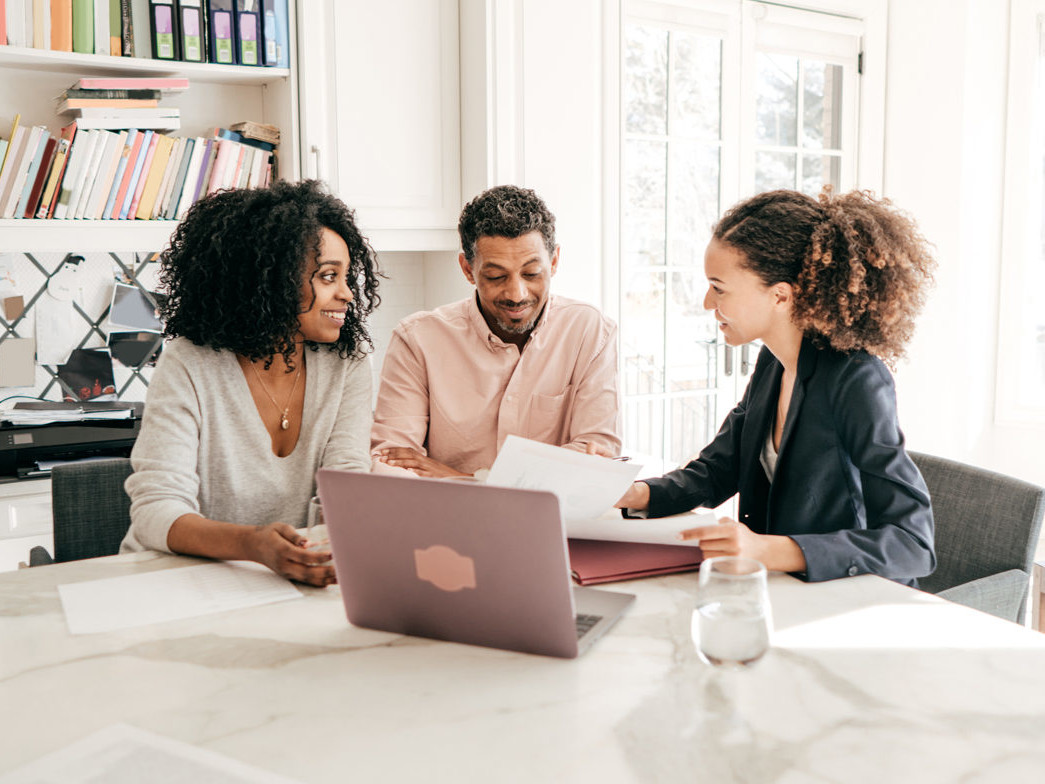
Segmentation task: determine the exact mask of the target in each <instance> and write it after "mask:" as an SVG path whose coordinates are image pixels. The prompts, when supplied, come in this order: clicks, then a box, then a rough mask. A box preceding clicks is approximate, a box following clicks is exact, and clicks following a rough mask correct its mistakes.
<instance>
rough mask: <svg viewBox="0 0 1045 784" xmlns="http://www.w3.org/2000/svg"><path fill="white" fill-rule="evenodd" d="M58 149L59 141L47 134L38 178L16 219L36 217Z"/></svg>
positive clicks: (37, 174) (35, 179) (37, 171)
mask: <svg viewBox="0 0 1045 784" xmlns="http://www.w3.org/2000/svg"><path fill="white" fill-rule="evenodd" d="M57 148H58V139H56V138H55V137H54V136H51V134H47V142H46V143H45V144H44V154H43V157H42V158H41V159H40V166H39V168H37V170H36V176H35V177H34V178H33V187H32V189H31V190H30V191H29V200H28V201H26V203H25V207H24V208H23V209H21V210H20V211H18V212H16V213H15V217H16V218H35V217H36V210H37V208H38V207H39V205H40V200H41V199H42V198H43V195H44V187H45V186H46V184H47V180H48V179H49V177H50V175H51V167H52V166H53V165H54V153H55V150H57Z"/></svg>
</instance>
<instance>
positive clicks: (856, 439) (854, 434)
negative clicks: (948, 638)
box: [791, 361, 936, 582]
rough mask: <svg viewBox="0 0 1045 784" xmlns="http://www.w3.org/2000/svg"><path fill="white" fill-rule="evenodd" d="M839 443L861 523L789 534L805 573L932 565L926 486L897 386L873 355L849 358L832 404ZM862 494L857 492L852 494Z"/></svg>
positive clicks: (915, 570)
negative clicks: (855, 481)
mask: <svg viewBox="0 0 1045 784" xmlns="http://www.w3.org/2000/svg"><path fill="white" fill-rule="evenodd" d="M832 415H833V417H834V425H835V428H836V430H837V433H838V436H839V440H840V443H841V445H842V447H843V449H844V450H845V451H846V452H847V453H848V457H849V459H850V460H851V461H852V464H853V467H854V468H855V475H856V476H858V477H859V482H860V487H858V488H851V492H853V493H854V494H862V497H863V505H864V511H865V514H866V527H865V528H862V527H858V528H850V529H845V530H840V531H835V532H831V533H816V534H795V535H792V536H791V538H792V539H793V540H794V541H795V542H796V543H797V544H798V546H799V547H800V548H801V549H802V552H803V554H804V555H805V559H806V579H808V580H809V581H811V582H813V581H818V580H831V579H834V578H836V577H845V576H853V575H857V574H877V575H880V576H882V577H888V578H891V579H897V580H910V579H911V578H917V577H924V576H925V575H928V574H931V573H932V571H933V569H935V568H936V555H935V552H934V550H933V515H932V506H931V503H930V499H929V491H928V489H927V488H926V485H925V480H924V479H922V475H921V473H920V472H919V471H918V468H917V466H915V464H914V462H913V461H912V460H911V458H910V456H908V454H907V452H906V450H905V449H904V437H903V433H902V432H901V430H900V426H899V423H898V421H897V416H896V392H895V388H894V386H893V380H892V377H891V376H890V374H889V372H888V370H886V368H885V367H884V365H882V364H881V363H880V362H878V361H859V362H857V361H854V362H849V363H847V365H846V369H845V370H844V372H843V373H842V374H841V375H840V377H839V379H838V383H837V385H836V395H835V399H834V403H833V406H832ZM857 497H859V495H857Z"/></svg>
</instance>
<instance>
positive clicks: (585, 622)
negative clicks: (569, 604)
mask: <svg viewBox="0 0 1045 784" xmlns="http://www.w3.org/2000/svg"><path fill="white" fill-rule="evenodd" d="M601 620H602V616H601V615H584V614H580V613H578V615H577V639H578V640H579V639H580V638H581V637H583V636H584V635H585V634H587V633H588V632H589V631H591V627H592V626H594V625H595V624H597V623H598V622H599V621H601Z"/></svg>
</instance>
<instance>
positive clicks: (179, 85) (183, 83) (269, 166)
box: [0, 76, 280, 252]
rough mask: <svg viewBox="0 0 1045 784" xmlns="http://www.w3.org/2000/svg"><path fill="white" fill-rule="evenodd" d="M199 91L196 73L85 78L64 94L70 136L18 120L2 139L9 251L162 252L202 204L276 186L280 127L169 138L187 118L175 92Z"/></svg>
mask: <svg viewBox="0 0 1045 784" xmlns="http://www.w3.org/2000/svg"><path fill="white" fill-rule="evenodd" d="M188 88H189V80H188V79H187V78H184V77H161V76H148V77H143V76H137V77H82V78H80V79H79V80H77V81H76V82H75V83H74V84H73V85H72V86H70V87H69V88H67V89H66V90H65V91H64V93H63V94H62V95H61V96H58V106H57V112H58V114H59V115H60V116H62V117H64V119H63V122H64V123H66V124H65V125H64V126H63V127H62V128H61V130H60V132H58V133H51V132H50V131H49V129H48V127H47V126H46V125H32V126H30V125H28V124H27V123H22V122H20V119H21V118H20V115H16V116H15V118H14V123H13V126H12V129H11V133H10V135H9V136H8V137H7V138H6V139H4V138H0V247H20V248H23V249H27V248H32V249H34V250H37V251H40V250H43V249H47V248H53V249H56V250H58V249H62V248H72V247H75V248H78V249H79V250H80V251H81V252H82V251H85V250H89V249H98V250H118V249H126V250H145V249H150V250H157V249H160V248H162V247H163V246H164V245H165V244H166V241H167V238H168V237H169V235H170V233H171V231H173V227H174V225H175V223H176V221H177V220H179V219H181V218H182V217H183V216H184V215H185V213H186V212H187V211H188V209H189V208H190V207H191V206H192V205H193V204H194V203H195V202H196V201H197V200H199V199H201V198H203V197H204V196H206V195H208V194H210V193H214V192H215V191H217V190H222V189H226V188H261V187H265V186H266V185H268V184H269V183H270V182H271V181H272V180H273V178H274V177H275V176H276V166H277V157H276V154H277V149H278V145H279V142H280V132H279V129H278V128H276V127H275V126H272V125H265V124H262V123H257V122H252V121H243V122H239V123H233V124H231V125H230V126H229V127H228V128H222V127H215V128H210V129H209V130H208V132H207V133H206V134H205V135H191V134H190V135H183V136H173V135H169V134H168V133H167V132H168V131H173V130H176V129H178V128H180V123H181V118H180V111H179V109H178V108H177V107H173V106H164V105H162V103H163V99H164V98H165V97H167V96H169V95H171V94H175V93H179V92H182V91H185V90H187V89H188ZM140 225H141V226H143V227H142V228H139V226H140ZM117 227H119V229H117ZM132 227H133V228H132ZM114 229H115V230H114Z"/></svg>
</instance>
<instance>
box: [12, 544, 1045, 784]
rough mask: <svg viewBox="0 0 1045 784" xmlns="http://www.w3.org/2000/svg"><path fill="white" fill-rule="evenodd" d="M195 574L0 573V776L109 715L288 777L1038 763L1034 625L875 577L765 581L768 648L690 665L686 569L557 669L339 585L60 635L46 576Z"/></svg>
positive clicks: (817, 777) (1041, 672)
mask: <svg viewBox="0 0 1045 784" xmlns="http://www.w3.org/2000/svg"><path fill="white" fill-rule="evenodd" d="M195 563H199V561H197V560H195V559H190V558H181V557H174V556H165V555H159V554H156V553H139V554H134V555H123V556H114V557H112V558H105V559H96V560H94V561H81V562H74V563H69V564H61V565H57V566H48V567H41V568H35V569H28V570H21V571H19V572H13V573H7V574H2V575H0V705H2V706H3V718H2V719H0V774H2V773H4V772H7V771H10V770H12V769H15V768H18V767H20V766H21V765H23V764H25V763H27V762H29V761H31V760H34V759H36V758H38V757H41V756H42V755H44V754H46V753H48V752H51V751H54V750H56V749H59V748H62V747H64V746H65V745H67V744H70V743H72V742H73V741H76V740H78V739H80V738H82V737H84V736H86V735H89V734H90V733H92V732H94V731H96V730H98V729H101V728H103V727H107V726H109V725H111V724H115V723H120V722H122V723H126V724H130V725H133V726H136V727H140V728H142V729H145V730H149V731H151V732H155V733H159V734H161V735H164V736H167V737H170V738H174V739H176V740H180V741H184V742H188V743H191V744H195V745H197V746H199V747H201V748H206V749H210V750H212V751H216V752H219V753H221V754H225V755H228V756H230V757H233V758H236V759H239V760H242V761H244V762H247V763H250V764H252V765H255V766H258V767H261V768H264V769H267V770H270V771H272V772H275V773H279V774H282V775H284V776H288V777H291V778H294V779H298V780H300V781H303V782H326V781H331V782H333V781H378V780H380V781H413V780H425V781H454V782H462V781H464V782H468V781H498V782H500V781H507V782H516V781H518V782H535V781H584V782H590V781H603V782H675V781H679V782H682V781H685V782H692V781H716V782H784V783H786V782H846V784H850V783H852V782H863V781H868V782H883V781H889V782H892V781H917V782H920V783H921V782H955V781H959V780H961V781H968V782H994V781H1004V782H1017V781H1020V780H1023V781H1028V782H1031V781H1039V780H1041V776H1042V772H1043V771H1045V635H1042V634H1039V633H1037V632H1032V631H1029V630H1027V629H1024V628H1021V627H1018V626H1016V625H1015V624H1010V623H1007V622H1005V621H1001V620H998V619H996V618H993V617H990V616H987V615H983V614H981V613H978V612H975V611H973V610H969V609H967V608H964V607H961V606H958V605H954V604H950V603H947V602H945V601H943V600H941V599H938V598H936V597H933V596H929V595H927V594H924V593H921V592H918V591H914V590H911V589H908V588H905V587H903V586H900V585H897V584H894V583H891V582H889V581H886V580H882V579H879V578H876V577H871V576H864V577H855V578H849V579H845V580H837V581H833V582H830V583H819V584H805V583H802V582H800V581H798V580H795V579H793V578H791V577H787V576H784V575H773V576H772V577H771V578H770V593H771V597H772V603H773V615H774V620H775V627H776V631H775V633H774V637H773V643H774V647H773V649H772V650H771V651H770V653H769V654H768V655H767V656H766V657H765V658H764V659H763V660H762V661H761V662H759V663H758V664H757V665H756V666H754V667H753V668H751V669H750V670H746V671H743V672H720V671H717V670H712V668H709V667H707V666H706V665H704V664H703V663H702V662H701V661H700V660H699V659H698V658H697V655H696V652H695V651H694V648H693V644H692V641H691V637H690V618H691V613H692V606H693V599H694V592H695V585H696V580H695V577H694V575H692V574H690V575H675V576H671V577H662V578H656V579H649V580H641V581H634V582H631V583H627V584H621V585H620V587H621V589H623V590H628V591H631V592H634V593H636V594H637V596H638V599H637V601H636V602H635V604H634V605H633V606H632V607H631V609H630V610H629V611H628V613H627V614H626V615H625V616H624V618H623V619H622V620H621V621H620V622H619V623H618V625H617V626H616V627H615V628H614V629H612V630H611V631H610V632H609V633H608V634H607V635H606V636H605V637H603V638H602V639H600V640H598V641H597V642H596V644H595V646H594V647H593V648H592V649H591V650H590V651H589V652H588V653H587V654H585V655H584V656H582V657H581V658H579V659H576V660H560V659H552V658H545V657H541V656H532V655H526V654H517V653H509V652H504V651H497V650H490V649H485V648H477V647H470V646H463V645H456V644H451V643H444V642H435V641H430V640H424V639H418V638H409V637H402V636H398V635H393V634H388V633H384V632H375V631H369V630H366V629H359V628H354V627H352V626H350V625H349V624H348V622H347V621H346V620H345V616H344V611H343V607H342V604H341V601H340V596H339V594H338V592H337V589H336V588H333V587H332V588H327V589H312V588H302V591H303V593H304V594H305V597H304V598H303V599H301V600H294V601H288V602H282V603H278V604H272V605H266V606H263V607H254V608H250V609H245V610H239V611H236V612H229V613H224V614H219V615H214V616H207V617H200V618H194V619H189V620H184V621H175V622H170V623H165V624H158V625H153V626H148V627H139V628H136V629H131V630H126V631H120V632H112V633H106V634H93V635H82V636H75V637H74V636H70V635H69V633H68V631H67V629H66V625H65V620H64V617H63V614H62V608H61V604H60V601H59V598H58V594H57V591H56V586H57V585H58V584H62V583H71V582H78V581H81V580H89V579H97V578H100V577H114V576H119V575H124V574H133V573H140V572H145V571H152V570H155V569H165V568H177V567H180V566H185V565H191V564H195Z"/></svg>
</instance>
